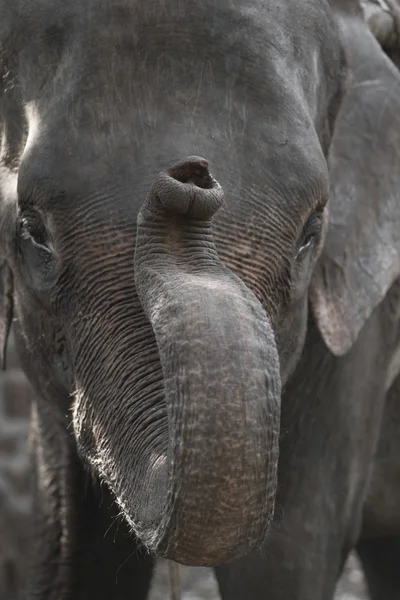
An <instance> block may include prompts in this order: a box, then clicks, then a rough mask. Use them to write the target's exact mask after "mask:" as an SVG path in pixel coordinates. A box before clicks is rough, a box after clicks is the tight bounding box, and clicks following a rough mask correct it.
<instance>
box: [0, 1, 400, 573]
mask: <svg viewBox="0 0 400 600" xmlns="http://www.w3.org/2000/svg"><path fill="white" fill-rule="evenodd" d="M37 4H38V6H37V10H32V11H30V10H28V9H26V11H22V10H20V9H19V8H18V7H19V5H18V4H16V8H14V9H11V8H10V7H9V5H8V4H7V5H3V6H2V7H1V9H0V21H1V29H0V33H1V36H2V38H1V45H2V48H3V58H2V60H3V73H4V77H3V90H2V99H1V118H2V122H3V129H2V146H1V148H2V150H1V152H2V154H1V159H2V162H1V202H2V204H1V260H2V262H1V273H2V288H1V292H2V296H1V298H2V300H1V305H0V306H1V319H0V323H1V337H2V341H4V339H5V338H6V334H7V331H8V329H9V325H10V318H11V314H13V315H14V318H15V328H16V335H17V340H18V345H19V349H20V354H21V360H22V363H23V366H24V369H25V371H26V372H27V374H28V376H29V378H30V380H31V382H32V383H33V385H34V387H35V389H36V392H37V394H38V395H39V396H40V398H41V399H40V400H38V404H39V403H41V404H40V405H41V406H45V407H46V408H45V410H46V411H47V414H51V418H53V419H55V420H57V421H58V422H61V423H64V426H65V427H70V428H71V430H72V432H73V441H72V443H73V444H76V447H77V450H78V452H79V455H80V457H81V460H82V461H84V462H85V463H86V464H88V465H89V467H90V469H91V470H92V472H93V473H94V474H95V475H96V476H97V477H99V478H100V479H101V480H103V481H104V482H105V483H106V484H107V486H108V487H109V488H110V489H111V491H112V492H113V494H114V496H115V498H116V501H117V503H118V505H119V507H120V509H121V513H122V515H123V516H124V517H125V519H126V520H127V521H128V523H129V524H130V525H131V527H132V529H133V530H134V531H135V532H136V533H137V535H138V536H139V538H140V539H141V540H142V541H143V542H144V543H145V544H146V545H147V547H148V548H149V549H151V550H153V551H156V552H157V553H159V554H161V555H163V556H166V557H168V558H172V559H174V560H176V561H179V562H182V563H186V564H197V565H200V564H202V565H212V564H220V563H222V562H225V561H228V560H231V559H233V558H235V557H236V556H239V555H242V554H245V553H246V552H248V551H250V550H251V549H252V548H254V547H255V546H258V545H260V544H261V542H262V541H263V540H264V538H265V535H266V532H267V530H268V526H269V523H270V521H271V519H272V516H273V512H274V498H275V493H276V486H277V465H278V447H279V414H280V394H281V386H282V384H284V383H285V382H286V381H287V379H288V378H289V377H290V374H291V372H292V371H293V369H294V368H295V365H296V362H297V359H298V357H299V355H300V353H301V350H302V346H303V343H304V338H305V333H306V328H307V315H308V297H309V295H310V298H311V305H312V308H313V310H314V313H315V316H316V320H317V322H318V325H319V327H320V330H321V333H322V335H323V337H324V339H325V341H326V343H327V345H328V347H329V348H330V349H331V351H332V352H333V353H335V354H342V353H344V352H346V351H347V350H348V349H349V348H350V346H351V345H352V343H353V342H354V340H355V338H356V337H357V334H358V332H359V331H360V329H361V328H362V325H363V323H364V322H365V320H366V319H367V318H368V316H369V315H370V313H371V311H372V310H373V308H374V307H375V306H376V305H377V304H378V303H379V302H380V300H381V299H382V298H383V297H384V295H385V293H386V290H387V289H388V287H389V286H390V283H391V282H392V281H393V278H394V277H395V276H396V275H398V274H399V271H400V261H399V248H400V245H399V233H398V232H399V223H398V220H399V216H398V215H399V211H398V210H397V207H396V205H397V204H398V200H397V195H396V194H397V193H398V192H397V190H398V184H399V177H400V176H399V174H398V172H399V170H398V168H397V166H398V162H397V157H398V150H397V148H398V141H399V133H400V129H399V127H398V125H397V116H396V115H397V110H398V108H399V107H398V103H399V101H398V100H397V94H396V93H395V91H396V90H397V87H396V86H397V85H398V84H399V81H400V76H399V73H398V71H397V70H396V68H395V67H394V65H393V64H392V63H391V62H390V60H389V59H388V58H387V57H386V56H385V55H384V54H383V52H382V50H381V48H380V46H379V45H378V43H377V42H376V41H375V39H374V38H373V36H372V34H371V33H370V32H369V30H368V28H367V27H366V25H365V24H364V21H363V19H362V14H361V12H360V11H359V10H358V9H354V10H353V9H352V10H351V11H349V9H348V8H347V7H346V6H345V8H342V7H341V5H340V3H339V4H338V6H337V7H334V8H335V13H336V14H335V16H334V14H333V10H334V9H333V8H330V7H329V6H328V4H327V3H325V2H322V3H321V2H317V1H316V0H309V1H307V2H301V3H299V2H297V0H293V1H291V2H287V3H285V4H284V5H282V6H281V5H280V3H279V2H277V3H276V5H274V6H271V7H266V6H265V3H263V2H258V1H254V2H245V3H243V2H242V3H236V2H233V3H232V2H225V1H223V0H218V1H210V2H208V3H205V4H204V3H197V4H196V5H190V14H189V13H188V12H187V11H189V8H188V7H186V8H185V7H184V6H183V5H182V3H180V2H172V3H170V6H169V9H168V15H166V14H163V13H162V9H161V8H160V6H159V4H158V3H152V2H147V3H146V4H145V5H144V4H143V3H140V2H124V1H122V0H121V2H115V3H103V2H102V1H100V0H92V1H91V2H87V3H76V2H73V1H70V2H64V3H59V6H58V4H57V10H55V9H54V3H52V2H46V1H44V2H40V3H39V2H38V3H37ZM337 23H338V26H337ZM171 28H172V29H171ZM172 31H173V34H172V33H171V32H172ZM344 56H346V57H347V63H348V70H349V77H347V70H346V68H345V61H344ZM337 115H338V116H337ZM335 119H336V120H335ZM331 142H332V143H331ZM328 165H329V170H330V179H331V185H330V193H329V172H328ZM211 166H212V167H213V173H214V176H215V177H214V176H213V175H212V174H211V170H210V169H211ZM222 189H224V191H225V200H224V197H223V191H222ZM329 222H330V228H329V231H328V225H329ZM39 412H40V411H39Z"/></svg>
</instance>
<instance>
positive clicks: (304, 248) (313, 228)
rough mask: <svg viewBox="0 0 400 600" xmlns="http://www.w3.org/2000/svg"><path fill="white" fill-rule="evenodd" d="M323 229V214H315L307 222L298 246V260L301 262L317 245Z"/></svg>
mask: <svg viewBox="0 0 400 600" xmlns="http://www.w3.org/2000/svg"><path fill="white" fill-rule="evenodd" d="M321 229H322V212H320V211H319V212H315V213H313V214H312V215H311V216H310V217H309V219H308V220H307V222H306V224H305V226H304V228H303V231H302V235H301V238H300V241H299V244H298V246H297V253H296V260H298V261H301V260H302V259H303V258H304V257H305V256H306V255H307V254H308V252H309V250H310V249H311V248H312V247H313V246H314V245H315V242H316V241H317V240H318V238H319V235H320V233H321Z"/></svg>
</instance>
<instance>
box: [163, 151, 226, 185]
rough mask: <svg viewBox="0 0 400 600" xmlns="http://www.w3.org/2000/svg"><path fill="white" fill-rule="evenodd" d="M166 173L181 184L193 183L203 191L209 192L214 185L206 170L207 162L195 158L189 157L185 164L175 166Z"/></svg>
mask: <svg viewBox="0 0 400 600" xmlns="http://www.w3.org/2000/svg"><path fill="white" fill-rule="evenodd" d="M167 173H168V175H169V176H170V177H173V178H174V179H176V180H177V181H180V182H181V183H194V185H196V186H197V187H199V188H202V189H203V190H210V189H211V188H212V187H214V185H215V183H216V181H215V179H214V178H213V177H212V175H211V173H210V171H209V170H208V162H207V161H206V160H204V158H199V157H197V156H191V157H190V158H188V159H187V160H186V161H185V162H183V163H179V164H178V165H175V166H174V167H172V168H171V169H168V171H167Z"/></svg>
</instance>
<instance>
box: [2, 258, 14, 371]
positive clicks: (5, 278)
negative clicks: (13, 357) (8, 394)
mask: <svg viewBox="0 0 400 600" xmlns="http://www.w3.org/2000/svg"><path fill="white" fill-rule="evenodd" d="M0 261H1V259H0ZM12 317H13V277H12V272H11V270H10V268H9V267H8V265H7V263H6V262H0V367H2V368H3V369H4V370H5V368H6V350H7V341H8V337H9V334H10V330H11V323H12Z"/></svg>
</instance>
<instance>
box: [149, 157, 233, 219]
mask: <svg viewBox="0 0 400 600" xmlns="http://www.w3.org/2000/svg"><path fill="white" fill-rule="evenodd" d="M148 198H149V204H148V207H149V208H150V207H151V206H152V207H153V210H154V209H156V210H157V205H158V206H160V204H161V205H162V207H163V208H164V209H165V210H167V211H168V212H169V213H172V214H176V215H185V216H186V217H189V218H191V219H196V220H209V219H211V218H212V216H213V215H214V214H215V213H216V212H217V211H218V209H219V208H220V207H221V205H222V202H223V198H224V193H223V190H222V188H221V186H220V185H219V183H218V181H216V180H215V179H214V177H213V176H212V175H211V173H210V171H209V169H208V161H206V160H205V159H204V158H200V157H198V156H190V157H189V158H186V159H185V160H183V161H181V162H179V163H178V164H176V165H174V166H173V167H171V168H170V169H167V170H166V171H162V172H161V173H159V174H158V176H157V178H156V180H155V182H154V184H153V186H152V188H151V190H150V195H149V197H148Z"/></svg>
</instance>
